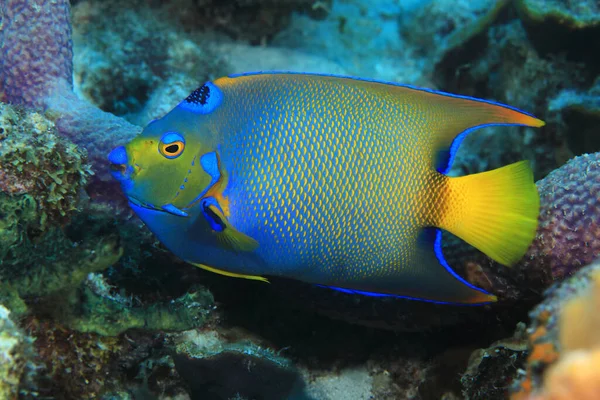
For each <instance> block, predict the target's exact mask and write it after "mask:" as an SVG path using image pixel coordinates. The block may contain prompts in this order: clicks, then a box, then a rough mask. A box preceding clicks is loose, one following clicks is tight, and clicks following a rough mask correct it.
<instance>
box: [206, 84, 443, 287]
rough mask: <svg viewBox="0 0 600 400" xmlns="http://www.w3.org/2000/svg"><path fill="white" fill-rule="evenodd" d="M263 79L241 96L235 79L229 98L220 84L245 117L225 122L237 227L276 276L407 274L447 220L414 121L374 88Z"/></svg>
mask: <svg viewBox="0 0 600 400" xmlns="http://www.w3.org/2000/svg"><path fill="white" fill-rule="evenodd" d="M254 79H255V81H254V82H253V84H252V87H251V88H247V89H248V90H244V89H245V88H244V87H243V85H244V84H245V83H244V78H235V81H238V82H236V83H235V85H241V86H242V87H238V88H237V89H238V90H236V91H235V94H234V93H232V94H231V95H228V94H229V93H230V92H229V90H231V89H232V87H233V86H235V85H233V82H232V81H234V80H233V79H225V80H219V81H217V82H216V83H217V84H219V86H220V87H221V88H222V90H223V92H224V98H225V99H226V101H228V104H227V107H224V108H226V109H228V111H229V112H231V109H233V110H235V113H236V114H239V118H235V119H232V118H227V115H223V117H222V118H223V120H222V123H221V126H225V130H226V131H227V133H226V134H223V138H222V140H223V145H222V147H221V150H220V152H221V157H222V162H223V167H224V168H225V169H226V170H227V171H228V174H229V185H228V188H227V190H226V196H227V198H228V199H229V205H230V210H231V216H230V221H231V223H232V225H233V226H235V227H237V228H238V229H239V230H240V231H242V232H244V233H246V234H248V235H249V236H251V237H253V238H254V239H256V240H257V241H258V242H259V244H260V247H259V252H260V253H261V256H262V257H264V258H265V259H266V260H268V262H269V264H270V265H272V266H273V268H275V269H276V270H275V271H274V272H277V274H281V273H282V271H283V270H285V269H286V268H287V269H288V270H289V271H286V272H285V274H286V275H287V276H289V275H290V271H291V272H292V274H293V275H296V276H297V277H301V278H303V279H305V280H309V281H310V280H312V281H319V282H320V283H327V281H330V282H349V281H350V282H351V281H362V282H363V283H364V281H365V279H367V278H368V279H378V278H379V279H381V278H383V277H390V276H394V275H395V273H394V271H396V272H397V270H398V269H400V268H407V267H409V268H410V267H411V266H412V263H411V260H412V258H413V257H414V247H415V246H414V244H415V240H416V237H417V234H418V232H419V228H420V227H421V226H422V225H424V224H425V223H427V222H429V221H431V220H432V218H437V217H438V216H439V213H441V208H440V204H439V198H437V197H436V194H435V193H436V191H432V190H430V189H431V186H432V185H436V186H438V185H440V184H441V183H442V182H441V181H440V179H444V177H443V176H441V175H439V174H436V173H435V172H434V170H433V167H432V164H431V161H430V160H431V157H432V156H431V150H430V149H431V148H432V143H428V142H429V140H428V138H427V137H424V136H420V137H419V135H418V133H419V132H422V131H424V124H425V120H424V119H422V118H420V115H419V114H418V112H417V110H416V109H411V108H409V107H410V106H409V105H408V104H402V103H400V101H399V100H398V98H396V97H393V96H387V97H385V96H376V95H374V94H373V92H372V91H371V92H370V91H369V90H366V87H365V86H366V85H363V86H362V87H361V86H360V85H358V86H349V85H340V84H339V83H337V84H336V83H335V82H331V81H329V80H327V79H326V78H324V79H323V80H315V79H312V80H306V79H302V77H299V78H298V79H296V80H289V79H287V80H282V81H281V82H278V83H277V84H273V83H272V81H271V82H270V84H267V82H266V81H265V84H264V85H260V84H259V85H257V83H256V79H260V77H258V78H256V77H255V78H254ZM249 89H252V90H249ZM240 93H252V97H251V98H249V97H246V98H244V97H243V96H239V94H240ZM290 93H293V95H290ZM357 100H358V101H359V102H358V103H357ZM229 115H231V114H229ZM409 115H410V118H406V116H409ZM232 120H234V121H232ZM438 187H439V186H438ZM432 213H433V214H437V215H435V216H433V214H432ZM323 277H326V280H325V281H324V280H323Z"/></svg>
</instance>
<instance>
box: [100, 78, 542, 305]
mask: <svg viewBox="0 0 600 400" xmlns="http://www.w3.org/2000/svg"><path fill="white" fill-rule="evenodd" d="M488 125H524V126H530V127H540V126H543V125H544V122H543V121H541V120H539V119H536V118H535V117H533V116H531V115H529V114H527V113H525V112H522V111H519V110H517V109H515V108H512V107H509V106H506V105H502V104H498V103H494V102H490V101H485V100H480V99H475V98H470V97H464V96H458V95H452V94H448V93H443V92H437V91H432V90H427V89H421V88H416V87H411V86H402V85H398V84H392V83H386V82H378V81H371V80H364V79H357V78H350V77H340V76H328V75H315V74H302V73H251V74H241V75H234V76H229V77H224V78H220V79H217V80H216V81H214V82H207V83H206V84H204V85H203V86H202V87H200V88H198V89H197V90H195V91H194V92H193V93H192V94H191V95H190V96H189V97H187V98H186V99H185V100H183V101H182V102H181V103H180V104H179V105H177V106H176V107H175V108H174V109H173V110H172V111H170V112H169V113H168V114H166V115H165V116H164V117H163V118H160V119H158V120H155V121H153V122H151V123H150V124H149V125H148V126H147V127H146V128H145V129H144V131H143V132H142V133H141V134H140V135H139V136H138V137H136V138H135V139H133V140H132V141H131V142H130V143H128V144H127V145H126V146H120V147H117V148H115V149H114V150H113V151H112V152H111V153H110V155H109V157H108V159H109V161H110V163H111V169H112V174H113V176H114V177H116V179H118V180H119V181H120V182H121V186H122V189H123V191H124V193H125V195H126V196H127V198H128V199H129V202H130V205H131V207H132V208H133V210H134V211H135V212H136V213H137V215H138V216H139V217H140V218H141V219H142V221H144V223H145V224H146V225H147V226H148V227H149V228H150V230H152V232H154V234H155V235H156V236H157V237H158V239H159V240H160V241H161V242H162V243H163V244H164V245H165V246H166V247H167V248H168V249H169V250H170V251H172V252H173V253H174V254H175V255H177V256H178V257H180V258H181V259H183V260H185V261H187V262H189V263H191V264H194V265H196V266H198V267H202V268H204V269H207V270H210V271H213V272H217V273H221V274H224V275H229V276H234V277H243V278H249V279H259V280H265V281H266V278H264V276H269V275H270V276H280V277H287V278H294V279H298V280H301V281H305V282H310V283H314V284H317V285H321V286H327V287H333V288H337V289H340V290H342V291H345V292H348V293H358V294H363V295H364V294H367V295H369V294H370V295H390V296H397V297H406V298H412V299H420V300H425V301H434V302H446V303H470V304H474V303H475V304H478V303H487V302H491V301H495V300H496V297H495V296H494V295H492V294H490V293H488V292H486V291H484V290H483V289H480V288H477V287H475V286H474V285H472V284H471V283H469V282H467V281H466V280H464V279H463V278H462V277H460V276H459V275H457V274H456V273H455V272H454V271H453V270H452V269H451V267H450V266H449V265H448V263H447V262H446V261H445V260H444V257H443V254H442V250H441V249H442V245H441V242H442V230H444V231H447V232H450V233H452V234H454V235H456V236H458V237H459V238H461V239H463V240H464V241H466V242H467V243H469V244H471V245H472V246H474V247H476V248H477V249H479V250H481V251H482V252H484V253H485V254H487V255H488V256H489V257H490V258H492V259H493V260H496V261H497V262H499V263H500V264H503V265H505V266H511V265H513V264H515V263H516V262H517V261H518V260H519V259H520V258H521V257H523V255H524V254H525V252H526V251H527V249H528V247H529V245H530V244H531V242H532V240H533V238H534V236H535V232H536V228H537V217H538V213H539V195H538V192H537V189H536V186H535V184H534V182H533V174H532V171H531V168H530V167H529V164H528V163H527V162H518V163H515V164H511V165H508V166H505V167H502V168H499V169H496V170H492V171H488V172H483V173H478V174H473V175H467V176H462V177H449V176H447V175H446V173H447V172H448V170H449V167H450V165H451V163H452V161H453V158H454V156H455V154H456V152H457V150H458V147H459V145H460V143H461V141H462V139H463V138H464V137H465V136H466V135H467V134H468V133H471V132H472V131H473V130H474V129H476V128H480V127H483V126H488Z"/></svg>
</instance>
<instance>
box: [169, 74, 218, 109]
mask: <svg viewBox="0 0 600 400" xmlns="http://www.w3.org/2000/svg"><path fill="white" fill-rule="evenodd" d="M222 101H223V92H221V89H219V88H218V87H216V86H215V85H214V84H213V83H212V82H206V83H205V84H204V85H203V86H201V87H199V88H198V89H196V90H194V91H193V92H192V93H191V94H190V95H189V96H188V97H187V98H186V99H185V100H183V101H182V102H181V103H179V107H181V108H183V109H184V110H187V111H191V112H193V113H196V114H210V113H211V112H213V111H214V110H215V109H216V108H217V107H218V106H219V105H220V104H221V102H222Z"/></svg>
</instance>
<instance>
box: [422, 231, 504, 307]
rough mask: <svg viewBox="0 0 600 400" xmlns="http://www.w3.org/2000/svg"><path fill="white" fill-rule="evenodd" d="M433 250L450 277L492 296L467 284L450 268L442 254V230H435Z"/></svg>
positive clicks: (478, 289)
mask: <svg viewBox="0 0 600 400" xmlns="http://www.w3.org/2000/svg"><path fill="white" fill-rule="evenodd" d="M433 250H434V251H435V256H436V257H437V259H438V261H439V262H440V264H441V265H442V267H444V268H445V269H446V271H448V273H449V274H450V275H452V276H453V277H454V278H455V279H457V280H458V281H459V282H460V283H462V284H463V285H465V286H467V287H469V288H471V289H473V290H477V291H478V292H481V293H483V294H486V295H490V296H491V295H492V294H491V293H489V292H486V291H485V290H483V289H481V288H478V287H477V286H475V285H473V284H472V283H470V282H467V281H466V280H464V279H463V278H462V277H461V276H460V275H458V274H457V273H456V272H454V270H453V269H452V268H450V265H448V262H447V261H446V258H444V254H443V253H442V230H441V229H437V228H436V229H435V242H434V244H433Z"/></svg>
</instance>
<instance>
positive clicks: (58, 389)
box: [26, 318, 131, 400]
mask: <svg viewBox="0 0 600 400" xmlns="http://www.w3.org/2000/svg"><path fill="white" fill-rule="evenodd" d="M26 325H27V329H28V331H30V332H31V334H32V336H34V337H35V342H34V346H35V349H36V351H37V353H38V354H39V360H40V362H41V363H42V365H43V367H44V369H43V377H40V379H39V381H38V382H37V384H38V386H39V390H40V392H41V393H44V394H46V393H50V394H51V395H53V394H59V395H60V397H58V398H63V399H82V400H83V399H95V398H98V396H99V395H100V394H102V393H103V392H105V391H108V390H111V389H113V388H114V387H120V386H118V385H119V381H120V379H122V378H121V376H120V374H119V373H118V372H119V371H118V359H119V357H120V356H121V355H122V354H124V353H125V352H126V350H128V348H129V347H130V346H131V345H130V344H129V343H128V341H127V340H126V338H124V337H104V336H99V335H97V334H92V333H79V332H76V331H71V330H69V329H67V328H65V327H63V326H61V325H59V324H57V323H55V322H51V321H46V320H38V319H36V318H29V319H28V320H27V321H26Z"/></svg>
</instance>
